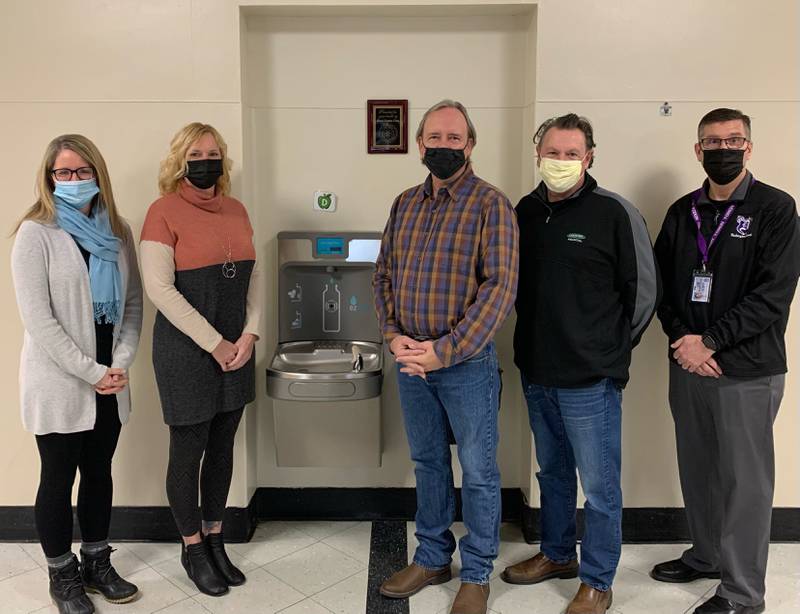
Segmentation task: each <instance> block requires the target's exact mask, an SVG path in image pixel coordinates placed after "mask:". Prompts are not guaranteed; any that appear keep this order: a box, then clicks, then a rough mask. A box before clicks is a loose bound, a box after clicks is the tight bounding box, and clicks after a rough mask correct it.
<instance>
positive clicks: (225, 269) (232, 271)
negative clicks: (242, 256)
mask: <svg viewBox="0 0 800 614" xmlns="http://www.w3.org/2000/svg"><path fill="white" fill-rule="evenodd" d="M222 276H223V277H224V278H225V279H233V278H234V277H236V263H235V262H231V261H230V260H226V261H225V262H223V263H222Z"/></svg>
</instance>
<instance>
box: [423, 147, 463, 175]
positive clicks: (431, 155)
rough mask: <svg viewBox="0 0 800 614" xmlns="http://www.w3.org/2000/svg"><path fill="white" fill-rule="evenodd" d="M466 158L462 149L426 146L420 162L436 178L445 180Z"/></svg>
mask: <svg viewBox="0 0 800 614" xmlns="http://www.w3.org/2000/svg"><path fill="white" fill-rule="evenodd" d="M464 162H466V158H465V157H464V150H463V149H450V148H449V147H426V148H425V156H424V157H423V158H422V163H423V164H424V165H425V166H427V167H428V170H429V171H430V172H431V173H433V176H434V177H436V178H437V179H441V180H442V181H445V180H447V179H450V177H452V176H453V175H454V174H455V172H456V171H457V170H458V169H460V168H461V167H462V166H464Z"/></svg>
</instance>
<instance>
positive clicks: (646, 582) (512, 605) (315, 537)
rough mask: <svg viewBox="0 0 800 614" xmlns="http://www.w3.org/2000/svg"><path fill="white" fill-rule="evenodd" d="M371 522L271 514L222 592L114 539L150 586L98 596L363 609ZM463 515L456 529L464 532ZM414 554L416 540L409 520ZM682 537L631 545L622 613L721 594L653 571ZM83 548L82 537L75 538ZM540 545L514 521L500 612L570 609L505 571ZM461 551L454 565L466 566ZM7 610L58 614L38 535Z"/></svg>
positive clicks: (346, 613)
mask: <svg viewBox="0 0 800 614" xmlns="http://www.w3.org/2000/svg"><path fill="white" fill-rule="evenodd" d="M370 529H371V524H370V523H368V522H270V523H264V524H262V525H261V526H260V527H259V528H258V530H257V531H256V534H255V537H254V538H253V540H252V541H251V542H250V543H248V544H231V545H230V546H229V552H230V554H231V558H232V559H233V560H234V562H235V563H236V564H237V565H239V566H240V567H241V568H242V570H243V571H244V572H245V573H246V574H247V576H248V582H247V584H245V585H244V586H242V587H238V588H233V589H231V592H230V594H229V595H227V596H225V597H222V598H213V597H207V596H205V595H202V594H200V593H198V591H197V589H196V588H195V587H194V585H193V584H192V583H191V582H190V581H189V580H188V579H187V578H186V575H185V573H184V571H183V568H182V567H181V564H180V561H179V559H178V555H179V548H178V545H177V544H146V543H121V544H114V547H115V548H117V549H118V551H117V552H116V553H115V554H114V559H113V560H114V564H115V566H116V568H117V569H118V570H119V571H120V573H121V574H123V575H124V576H126V577H127V578H129V579H130V580H131V581H132V582H135V583H136V584H138V585H139V587H140V589H141V591H142V595H141V598H139V599H138V600H137V601H135V602H134V603H131V604H128V605H122V606H120V605H111V604H108V603H106V602H104V601H103V600H102V599H99V598H94V603H95V605H96V606H97V610H98V612H100V613H101V614H103V613H113V614H139V613H141V614H150V613H153V612H159V613H161V614H207V613H208V612H211V613H214V614H223V613H231V614H233V613H236V614H239V613H248V614H249V613H254V614H255V613H275V612H280V613H281V614H332V613H334V614H363V612H364V610H365V604H366V591H367V571H368V567H369V545H370ZM463 532H464V528H463V525H456V526H455V527H454V533H455V534H456V537H460V536H461V535H463ZM408 537H409V539H408V543H409V556H411V554H413V548H414V545H415V540H414V527H413V523H409V524H408ZM683 548H684V546H682V545H678V544H675V545H672V544H666V545H663V544H660V545H628V546H624V547H623V551H622V559H621V561H620V568H619V571H618V574H617V579H616V581H615V584H614V605H613V607H612V609H611V610H610V612H611V613H612V614H643V613H648V614H682V613H684V612H692V611H693V608H694V607H695V605H696V604H698V603H700V602H702V601H703V600H704V598H707V597H708V596H710V595H711V594H713V590H714V587H715V583H714V582H713V581H711V580H708V581H702V582H694V583H692V584H682V585H681V584H679V585H675V584H662V583H659V582H654V581H653V580H651V579H650V578H649V577H648V576H647V572H648V571H649V570H650V568H651V567H652V566H653V564H654V563H656V562H659V561H663V560H667V559H670V558H675V557H676V556H678V554H679V553H680V552H681V550H682V549H683ZM75 549H76V550H77V545H76V546H75ZM535 552H536V549H535V547H534V546H528V545H527V544H525V543H524V542H523V540H522V537H521V535H520V533H519V529H518V527H516V526H513V525H504V526H503V529H502V545H501V547H500V558H499V559H498V561H497V564H496V572H495V574H494V575H493V579H492V581H491V596H490V598H489V607H490V608H491V612H492V613H493V614H522V613H525V614H536V613H543V614H544V613H549V614H560V613H561V612H563V611H564V609H565V607H566V605H567V603H568V602H569V600H570V599H571V597H572V595H573V594H574V592H575V591H576V590H577V587H578V580H556V581H551V582H545V583H544V584H540V585H538V586H529V587H525V586H511V585H508V584H505V583H504V582H503V581H502V580H500V579H499V578H498V577H496V576H497V573H499V572H500V571H502V569H503V568H504V567H505V566H506V565H508V564H509V563H513V562H517V561H519V560H521V559H523V558H527V557H528V556H531V555H532V554H534V553H535ZM458 566H459V558H458V553H456V557H455V560H454V568H455V569H456V571H457V569H458ZM456 590H458V580H457V579H454V580H452V581H451V582H449V583H447V584H445V585H442V586H436V587H429V588H426V589H425V590H423V591H422V592H420V593H419V594H418V595H415V596H414V597H412V598H411V599H410V612H411V614H447V613H448V612H449V607H450V604H451V602H452V600H453V597H454V596H455V591H456ZM0 612H2V614H12V613H17V612H20V613H28V612H41V613H43V614H44V613H48V614H51V613H52V614H55V613H56V608H55V607H54V606H53V605H51V604H50V600H49V596H48V594H47V574H46V571H45V569H44V558H43V556H42V554H41V549H40V548H39V545H38V544H12V543H6V544H0ZM767 612H768V614H798V613H800V544H773V545H772V546H771V548H770V562H769V573H768V576H767Z"/></svg>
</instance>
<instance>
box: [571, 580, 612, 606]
mask: <svg viewBox="0 0 800 614" xmlns="http://www.w3.org/2000/svg"><path fill="white" fill-rule="evenodd" d="M611 597H612V595H611V589H610V588H609V589H608V590H607V591H606V592H605V593H604V592H603V591H598V590H597V589H596V588H592V587H591V586H589V585H588V584H584V583H583V582H581V587H580V588H579V589H578V592H577V593H576V594H575V597H573V598H572V601H570V603H569V606H568V607H567V611H566V612H565V614H606V610H607V609H608V608H610V607H611Z"/></svg>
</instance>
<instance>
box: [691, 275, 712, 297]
mask: <svg viewBox="0 0 800 614" xmlns="http://www.w3.org/2000/svg"><path fill="white" fill-rule="evenodd" d="M713 281H714V275H713V274H712V273H709V272H708V271H697V270H696V271H694V272H693V273H692V302H693V303H710V302H711V283H712V282H713Z"/></svg>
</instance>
